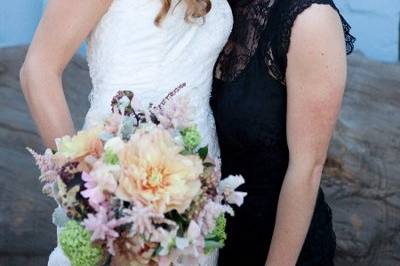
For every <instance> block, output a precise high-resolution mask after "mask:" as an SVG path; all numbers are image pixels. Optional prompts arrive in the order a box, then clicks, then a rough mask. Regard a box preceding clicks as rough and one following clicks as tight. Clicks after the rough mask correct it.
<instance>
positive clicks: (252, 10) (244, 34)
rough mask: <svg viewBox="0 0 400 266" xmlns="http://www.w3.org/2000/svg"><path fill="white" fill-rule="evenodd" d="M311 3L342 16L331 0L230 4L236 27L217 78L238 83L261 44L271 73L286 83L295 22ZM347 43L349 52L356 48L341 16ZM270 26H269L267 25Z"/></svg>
mask: <svg viewBox="0 0 400 266" xmlns="http://www.w3.org/2000/svg"><path fill="white" fill-rule="evenodd" d="M312 4H325V5H330V6H331V7H332V8H334V9H335V10H336V11H337V12H338V14H339V15H340V12H339V10H338V9H337V7H336V6H335V4H334V3H333V1H332V0H279V1H277V0H236V1H231V6H232V9H233V15H234V23H235V24H234V28H233V31H232V34H231V36H230V37H229V40H228V43H227V44H226V46H225V48H224V50H223V51H222V53H221V55H220V58H219V60H218V64H217V66H216V69H215V77H216V78H217V79H220V80H223V81H226V82H230V81H233V80H235V79H236V78H237V77H238V76H239V74H240V73H242V72H243V70H244V69H245V68H246V67H247V65H248V64H249V62H250V59H251V58H252V57H253V56H255V53H256V50H257V48H258V46H259V43H261V45H263V47H262V50H261V51H262V53H263V54H262V56H264V62H265V64H266V69H267V72H268V74H269V75H270V76H271V77H272V78H274V79H275V80H277V81H279V82H281V83H282V84H283V85H285V84H286V80H285V79H286V78H285V74H286V64H287V59H286V55H287V52H288V50H289V45H290V36H291V32H292V27H293V23H294V21H295V20H296V18H297V16H298V15H299V14H301V13H302V12H303V11H304V10H306V9H307V8H309V7H310V6H311V5H312ZM340 19H341V21H342V24H343V31H344V34H345V41H346V52H347V54H349V53H351V52H352V51H353V49H354V42H355V38H354V37H353V36H352V35H351V34H350V29H351V27H350V25H349V24H348V23H347V22H346V20H345V19H344V18H343V17H342V15H340ZM267 24H268V25H267Z"/></svg>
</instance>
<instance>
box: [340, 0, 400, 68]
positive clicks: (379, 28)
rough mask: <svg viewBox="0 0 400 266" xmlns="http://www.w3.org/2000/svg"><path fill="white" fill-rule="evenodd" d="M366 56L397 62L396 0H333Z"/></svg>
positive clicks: (399, 1)
mask: <svg viewBox="0 0 400 266" xmlns="http://www.w3.org/2000/svg"><path fill="white" fill-rule="evenodd" d="M335 2H336V4H337V6H338V7H339V9H340V10H341V12H342V14H343V15H344V17H345V18H346V19H347V20H348V22H349V23H350V24H351V26H352V27H353V29H352V32H353V33H354V35H355V36H356V37H357V43H356V48H357V49H359V50H361V51H362V52H363V53H364V54H366V55H367V56H369V57H371V58H373V59H378V60H383V61H390V62H393V61H397V60H399V25H400V0H335Z"/></svg>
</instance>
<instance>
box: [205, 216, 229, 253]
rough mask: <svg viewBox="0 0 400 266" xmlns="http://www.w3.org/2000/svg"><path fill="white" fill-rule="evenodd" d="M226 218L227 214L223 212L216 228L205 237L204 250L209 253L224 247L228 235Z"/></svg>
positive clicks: (216, 223) (216, 222)
mask: <svg viewBox="0 0 400 266" xmlns="http://www.w3.org/2000/svg"><path fill="white" fill-rule="evenodd" d="M225 230H226V218H225V215H223V214H221V215H220V216H218V218H217V220H216V221H215V228H214V230H213V231H212V232H211V233H210V234H209V235H207V237H206V239H205V247H204V252H205V253H206V254H209V253H210V252H211V251H213V250H215V249H218V248H223V247H224V245H225V240H226V238H227V235H226V232H225Z"/></svg>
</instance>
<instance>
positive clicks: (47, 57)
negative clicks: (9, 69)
mask: <svg viewBox="0 0 400 266" xmlns="http://www.w3.org/2000/svg"><path fill="white" fill-rule="evenodd" d="M111 2H112V0H49V1H48V5H47V8H46V11H45V13H44V15H43V17H42V19H41V21H40V23H39V26H38V28H37V30H36V33H35V36H34V38H33V41H32V44H31V46H30V48H29V51H28V54H27V58H26V61H25V64H28V65H31V64H33V65H34V66H32V67H33V68H37V67H38V64H40V66H41V68H43V67H51V68H55V70H57V71H62V70H63V69H64V67H65V66H66V64H67V63H68V62H69V60H70V59H71V57H72V56H73V54H74V53H75V52H76V50H77V49H78V48H79V46H80V44H81V43H82V42H83V41H84V39H85V38H86V37H87V36H88V35H89V33H90V31H91V30H92V29H93V28H94V26H95V25H96V24H97V22H98V21H99V20H100V18H101V17H102V16H103V15H104V13H105V12H106V11H107V9H108V7H109V5H110V4H111Z"/></svg>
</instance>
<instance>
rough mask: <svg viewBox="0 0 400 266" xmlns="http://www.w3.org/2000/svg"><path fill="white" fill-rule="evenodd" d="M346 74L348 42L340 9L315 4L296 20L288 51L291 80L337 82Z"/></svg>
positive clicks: (288, 70) (340, 81)
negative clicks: (339, 12)
mask: <svg viewBox="0 0 400 266" xmlns="http://www.w3.org/2000/svg"><path fill="white" fill-rule="evenodd" d="M345 76H346V43H345V38H344V31H343V26H342V21H341V19H340V16H339V14H338V12H337V11H336V10H335V9H334V8H332V7H331V6H329V5H319V4H314V5H312V6H311V7H309V8H308V9H306V10H305V11H304V12H302V13H301V14H300V15H298V17H297V18H296V20H295V23H294V25H293V28H292V34H291V37H290V47H289V52H288V69H287V79H288V83H292V82H296V83H298V82H299V81H300V80H303V82H309V83H313V84H317V83H327V82H330V83H335V84H336V87H337V86H339V87H342V86H343V83H344V82H345Z"/></svg>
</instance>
